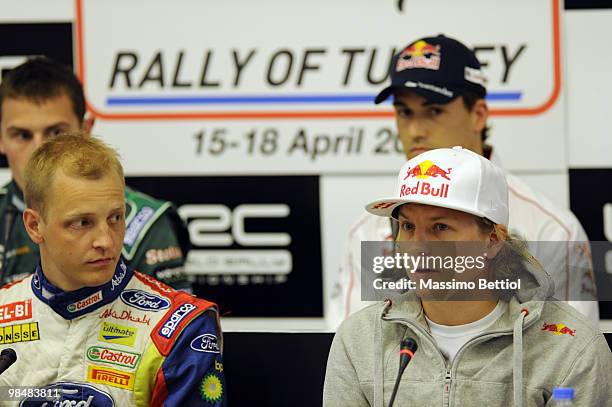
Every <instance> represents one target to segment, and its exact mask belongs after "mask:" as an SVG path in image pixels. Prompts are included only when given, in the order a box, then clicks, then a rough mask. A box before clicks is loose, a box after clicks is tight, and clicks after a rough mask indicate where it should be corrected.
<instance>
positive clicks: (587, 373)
mask: <svg viewBox="0 0 612 407" xmlns="http://www.w3.org/2000/svg"><path fill="white" fill-rule="evenodd" d="M527 266H528V268H529V269H526V270H524V272H523V273H522V274H521V290H518V291H516V292H515V295H514V296H513V297H512V298H511V299H510V300H509V301H508V309H507V311H506V313H505V314H504V315H502V316H501V317H500V318H499V319H498V320H497V321H496V322H495V323H494V324H493V325H492V326H490V327H489V328H488V329H487V330H486V331H485V332H484V333H482V334H481V335H480V336H478V337H476V338H474V339H472V340H470V341H469V342H468V343H466V344H465V345H464V346H463V347H462V348H461V349H460V350H459V351H458V353H457V354H456V356H455V358H454V359H453V361H452V362H449V361H448V360H446V359H445V357H444V356H443V355H442V353H441V351H440V350H439V348H438V347H437V345H436V342H435V339H434V338H433V337H432V336H431V334H430V333H429V330H428V326H427V322H426V320H425V316H424V313H423V308H422V306H421V303H420V301H418V299H416V298H414V300H412V301H401V302H395V303H391V302H390V301H386V302H383V303H377V304H374V305H372V306H370V307H367V308H365V309H363V310H361V311H360V312H357V313H355V314H354V315H352V316H351V317H350V318H348V319H347V320H346V321H344V323H343V324H342V325H341V326H340V328H339V329H338V331H337V333H336V336H335V337H334V340H333V343H332V347H331V351H330V354H329V359H328V361H327V372H326V375H325V387H324V392H323V405H324V406H330V407H341V406H351V407H358V406H374V407H383V406H384V407H386V406H387V405H388V403H389V399H390V397H391V393H392V390H393V385H394V383H395V380H396V377H397V374H398V368H399V347H400V341H401V340H402V339H407V338H414V339H416V342H417V344H418V350H417V351H416V353H415V355H414V358H413V359H412V361H411V362H410V363H409V364H408V367H407V368H406V370H405V371H404V373H403V375H402V378H401V382H400V385H399V390H398V393H397V396H396V399H395V404H394V405H395V406H402V407H404V406H407V407H411V406H440V407H442V406H469V407H471V406H476V407H485V406H486V407H495V406H500V407H501V406H503V407H507V406H516V407H524V406H525V407H526V406H554V405H555V404H554V403H555V402H554V400H552V391H553V388H555V387H573V388H574V391H575V401H574V405H576V406H580V407H583V406H584V407H586V406H593V407H607V406H612V390H611V388H612V353H611V352H610V349H609V348H608V345H607V343H606V340H605V338H604V336H603V335H602V334H601V333H600V332H599V331H598V330H597V328H596V327H595V326H594V325H593V324H592V323H591V322H590V321H588V320H587V319H585V318H584V317H583V316H582V315H581V314H580V313H578V312H577V311H575V310H574V309H573V308H571V307H570V306H568V305H566V304H565V303H563V302H561V301H556V300H554V299H552V298H550V295H551V293H552V291H553V287H552V282H551V281H550V278H549V276H548V275H547V274H546V273H545V272H544V271H543V270H541V269H539V270H538V269H537V268H535V267H533V265H531V264H528V265H527ZM457 312H461V309H458V310H457Z"/></svg>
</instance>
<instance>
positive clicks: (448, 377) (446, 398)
mask: <svg viewBox="0 0 612 407" xmlns="http://www.w3.org/2000/svg"><path fill="white" fill-rule="evenodd" d="M450 386H451V371H450V369H449V368H448V367H447V368H446V376H444V405H445V406H446V407H448V406H449V404H450Z"/></svg>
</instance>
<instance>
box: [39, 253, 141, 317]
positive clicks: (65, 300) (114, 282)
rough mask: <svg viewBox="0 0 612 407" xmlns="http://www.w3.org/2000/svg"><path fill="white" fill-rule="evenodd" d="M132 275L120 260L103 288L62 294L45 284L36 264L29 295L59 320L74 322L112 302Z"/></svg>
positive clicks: (42, 274) (44, 278) (45, 279)
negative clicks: (33, 295) (56, 314)
mask: <svg viewBox="0 0 612 407" xmlns="http://www.w3.org/2000/svg"><path fill="white" fill-rule="evenodd" d="M133 274H134V273H133V271H132V270H131V269H130V268H129V267H127V266H126V264H125V262H124V261H123V258H121V260H119V262H118V263H117V267H116V268H115V274H114V275H113V278H111V279H110V281H108V282H107V283H106V284H102V285H99V286H97V287H83V288H80V289H78V290H75V291H70V292H65V291H63V290H61V289H60V288H58V287H56V286H54V285H53V284H51V283H50V282H49V280H47V278H46V277H45V275H44V273H43V271H42V266H41V264H40V262H39V263H38V266H37V267H36V272H35V273H34V276H33V277H32V291H33V292H34V294H35V295H36V296H37V297H38V299H40V300H41V301H42V302H44V303H45V304H47V305H49V306H50V307H51V308H52V309H53V310H54V311H55V312H56V313H58V314H59V315H61V316H62V317H63V318H65V319H74V318H77V317H79V316H81V315H85V314H87V313H90V312H92V311H94V310H96V309H98V308H100V307H102V306H104V305H106V304H108V303H110V302H112V301H114V300H115V299H116V298H117V297H118V296H119V294H121V292H122V291H123V290H124V289H125V287H126V285H127V284H128V282H129V281H130V279H131V278H132V275H133Z"/></svg>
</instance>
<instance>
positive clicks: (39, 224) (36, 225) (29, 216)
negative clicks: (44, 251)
mask: <svg viewBox="0 0 612 407" xmlns="http://www.w3.org/2000/svg"><path fill="white" fill-rule="evenodd" d="M23 224H24V226H25V229H26V232H28V235H29V236H30V239H32V241H33V242H34V243H36V244H41V243H44V242H45V238H44V232H45V224H44V222H43V219H42V216H41V215H40V213H39V212H38V211H36V210H34V209H31V208H26V210H25V211H23Z"/></svg>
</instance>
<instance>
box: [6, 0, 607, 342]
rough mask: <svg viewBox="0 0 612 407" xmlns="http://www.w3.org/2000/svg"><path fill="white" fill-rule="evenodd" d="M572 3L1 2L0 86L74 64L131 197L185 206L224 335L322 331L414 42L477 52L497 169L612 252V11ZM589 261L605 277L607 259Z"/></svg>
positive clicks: (380, 180) (387, 170) (391, 152)
mask: <svg viewBox="0 0 612 407" xmlns="http://www.w3.org/2000/svg"><path fill="white" fill-rule="evenodd" d="M115 3H116V4H115ZM563 6H564V5H563V3H562V2H560V1H558V0H542V1H539V2H533V1H529V0H520V1H509V0H504V1H501V0H500V1H496V2H489V1H486V0H477V1H475V2H473V4H471V7H470V8H469V9H465V8H464V7H462V4H461V2H455V1H451V0H435V1H425V0H410V1H401V0H400V1H398V0H385V1H378V2H372V1H369V0H336V1H334V2H333V3H332V4H330V3H329V2H324V1H323V0H318V1H314V2H312V1H311V2H298V1H281V0H265V1H263V0H262V1H259V2H253V1H247V0H239V1H235V2H231V3H228V4H224V3H223V4H220V3H219V2H214V1H212V0H207V1H188V0H182V1H179V2H173V3H168V2H164V1H161V0H148V1H144V0H139V1H132V2H127V3H126V2H120V1H119V0H109V1H107V2H96V1H92V0H58V1H55V2H53V4H52V5H51V4H50V3H49V2H45V1H42V0H40V1H34V0H26V1H21V2H10V3H7V4H3V12H2V14H1V15H0V34H2V37H1V38H5V39H9V40H8V41H1V42H0V69H1V70H2V71H4V70H6V69H10V68H11V67H13V66H15V65H16V64H18V63H20V62H21V61H23V60H24V59H25V58H26V56H30V55H38V54H44V55H48V56H50V57H52V58H54V59H57V60H60V61H62V62H65V63H67V64H72V65H73V67H74V68H75V70H77V71H78V72H79V74H80V76H81V78H82V80H83V83H84V87H85V90H86V95H87V98H88V100H89V102H90V104H89V109H90V112H92V113H93V114H95V115H96V116H97V117H98V120H97V122H96V126H95V128H94V133H95V134H99V135H101V136H102V138H103V139H105V140H106V141H107V142H109V143H110V144H111V145H113V146H115V147H116V148H117V149H118V150H119V152H120V153H121V155H122V158H123V163H124V166H125V169H126V174H127V175H128V182H129V184H131V185H132V186H134V187H137V188H139V189H141V190H143V191H145V192H149V193H151V194H152V195H155V196H157V197H160V198H166V199H171V200H173V201H175V202H177V204H178V205H179V206H180V211H181V214H182V216H184V217H185V219H186V220H187V221H188V222H189V226H190V234H191V240H192V243H193V245H194V250H193V251H192V253H191V254H190V259H189V260H190V262H189V270H190V272H191V273H193V275H194V277H195V278H196V279H197V282H198V286H197V288H196V291H197V292H198V293H199V294H202V295H203V296H206V297H207V298H210V299H213V300H216V301H217V302H219V303H220V305H221V307H222V309H223V310H224V311H225V312H226V313H227V314H228V317H227V318H225V321H224V327H225V329H230V330H231V329H235V328H238V329H292V328H295V329H324V328H325V327H326V322H325V318H324V317H325V315H326V314H327V313H328V311H329V310H328V306H329V303H328V301H327V300H326V298H327V297H326V296H327V294H328V293H329V290H330V288H331V285H332V283H333V278H334V276H335V273H336V270H337V269H338V266H339V264H340V260H341V256H342V251H343V249H344V244H345V239H346V235H347V231H348V230H349V227H350V225H351V223H352V222H354V221H355V219H357V217H358V216H359V215H360V214H361V213H362V210H363V209H362V207H363V204H364V203H365V202H367V201H368V200H371V199H372V198H373V197H378V196H381V195H386V194H389V193H390V192H391V191H392V190H393V183H394V180H395V176H394V173H395V171H396V170H397V168H399V166H400V165H401V163H402V160H403V154H402V152H401V146H400V145H399V143H398V141H397V139H396V134H395V126H394V122H393V116H392V112H391V107H390V105H389V104H385V105H382V106H374V105H373V104H372V99H373V96H374V95H375V94H376V93H377V92H378V91H379V90H380V89H381V88H382V86H384V85H383V84H384V81H385V74H386V72H387V69H388V66H389V61H390V58H391V55H392V54H393V53H394V52H395V51H397V50H398V49H399V48H400V47H402V46H405V45H406V44H407V43H408V42H409V41H411V40H412V39H414V38H417V37H419V36H423V35H429V34H437V33H439V32H444V33H446V34H447V35H449V36H453V37H457V38H460V39H462V40H463V41H465V42H466V43H467V44H469V45H470V46H472V47H473V48H474V49H475V50H476V52H477V55H478V57H479V59H480V60H481V61H482V63H483V66H484V68H483V69H484V72H485V74H486V76H487V77H488V79H489V81H488V88H489V93H490V96H489V99H488V102H489V106H490V109H491V126H492V132H491V134H492V136H491V140H490V141H491V143H492V144H493V145H494V146H495V149H496V151H497V152H498V153H499V155H500V156H501V157H502V161H503V164H504V166H505V167H506V168H508V169H509V170H511V171H513V172H515V173H517V174H519V175H521V176H522V177H523V178H524V179H525V180H526V181H527V182H528V183H530V184H532V185H533V186H534V187H535V188H537V189H539V190H541V191H542V192H543V193H544V194H546V195H548V196H549V197H550V198H551V199H552V200H553V201H555V202H557V203H559V204H560V205H564V206H567V207H569V206H570V203H571V207H572V209H573V210H574V211H575V212H576V214H577V216H578V217H579V218H580V219H581V221H582V222H583V225H584V226H585V229H586V230H587V232H588V234H589V236H590V238H591V239H592V240H612V196H611V194H612V192H611V191H612V189H611V188H609V185H610V179H611V177H612V164H611V163H610V159H609V157H610V152H612V140H611V139H610V137H608V133H609V122H607V121H606V120H605V118H606V117H607V113H606V111H605V110H604V109H605V108H606V106H609V105H610V100H609V99H610V96H609V94H610V92H602V91H601V90H602V89H610V88H611V87H612V83H611V81H612V79H610V77H609V75H607V74H606V67H608V66H610V62H612V60H610V59H612V57H610V56H609V55H607V54H605V53H603V52H602V51H601V49H600V47H598V46H597V45H595V44H597V42H595V41H593V40H592V39H593V38H607V37H609V36H610V34H612V32H610V31H611V30H612V29H611V28H609V27H610V25H609V24H607V23H605V21H609V18H610V17H611V16H612V12H611V11H608V10H590V11H584V10H565V9H564V7H563ZM117 10H121V12H120V13H119V12H117ZM321 10H324V12H321ZM473 10H479V12H478V13H474V12H473ZM517 21H520V24H516V22H517ZM160 26H161V27H163V29H160ZM525 26H528V27H530V28H529V30H525V29H524V28H523V27H525ZM315 27H316V29H314V28H315ZM594 30H598V31H597V32H596V33H594ZM594 35H595V37H594ZM3 176H4V178H3V179H8V178H9V174H8V171H7V170H5V171H4V173H3ZM610 253H612V251H611V252H608V254H610ZM595 261H596V263H597V264H598V265H601V267H600V270H599V271H600V272H602V273H609V272H612V254H610V255H608V256H606V255H602V257H601V258H598V259H595ZM603 311H604V315H605V316H607V317H608V318H612V314H611V313H610V311H609V310H608V311H606V309H603Z"/></svg>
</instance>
